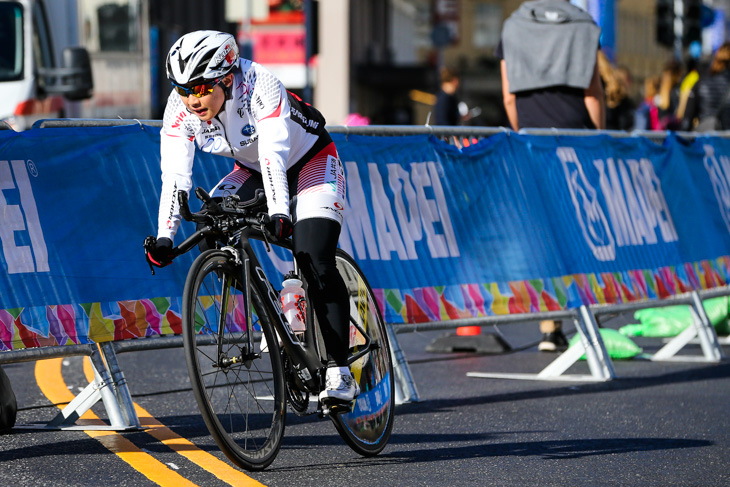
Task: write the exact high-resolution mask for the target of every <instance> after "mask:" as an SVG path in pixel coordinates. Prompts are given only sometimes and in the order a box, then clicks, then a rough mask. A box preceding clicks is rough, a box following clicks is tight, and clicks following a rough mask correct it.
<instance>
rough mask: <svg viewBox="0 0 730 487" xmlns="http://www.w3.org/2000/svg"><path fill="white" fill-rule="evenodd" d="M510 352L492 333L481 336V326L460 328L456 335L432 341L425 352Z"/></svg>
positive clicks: (508, 347)
mask: <svg viewBox="0 0 730 487" xmlns="http://www.w3.org/2000/svg"><path fill="white" fill-rule="evenodd" d="M509 350H512V347H510V346H509V344H508V343H507V342H505V341H504V340H503V339H502V337H501V336H499V335H496V334H494V333H486V334H482V327H481V326H460V327H458V328H457V329H456V334H454V333H450V334H447V335H444V336H442V337H439V338H437V339H435V340H434V341H432V342H431V343H430V344H429V345H428V346H427V347H426V351H427V352H432V353H458V352H477V353H504V352H506V351H509Z"/></svg>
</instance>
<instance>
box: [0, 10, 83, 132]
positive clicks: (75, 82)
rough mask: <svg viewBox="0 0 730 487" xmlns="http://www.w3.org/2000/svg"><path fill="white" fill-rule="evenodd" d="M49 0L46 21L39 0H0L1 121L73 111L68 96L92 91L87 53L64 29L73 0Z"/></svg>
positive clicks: (26, 124) (19, 125)
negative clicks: (50, 0) (51, 9)
mask: <svg viewBox="0 0 730 487" xmlns="http://www.w3.org/2000/svg"><path fill="white" fill-rule="evenodd" d="M52 3H53V17H52V18H53V23H52V24H50V23H49V22H48V15H47V11H46V4H45V2H43V0H0V93H2V97H1V98H0V121H4V122H7V123H8V124H9V125H10V126H11V127H13V128H14V129H15V130H19V131H20V130H25V129H28V128H30V127H31V125H32V124H33V122H35V121H36V120H39V119H43V118H59V117H67V116H73V114H72V113H69V112H70V111H73V104H72V103H71V102H73V101H78V100H83V99H87V98H90V97H91V95H92V90H93V80H92V75H91V63H90V61H89V54H88V52H87V51H86V49H84V48H81V47H77V46H78V39H74V38H70V37H73V31H72V35H71V36H70V35H69V26H74V25H76V24H77V18H76V15H77V14H76V2H75V1H73V0H53V2H52ZM51 25H52V26H53V28H52V27H51ZM54 29H55V30H54ZM76 37H78V36H77V35H76ZM59 65H60V66H62V67H59Z"/></svg>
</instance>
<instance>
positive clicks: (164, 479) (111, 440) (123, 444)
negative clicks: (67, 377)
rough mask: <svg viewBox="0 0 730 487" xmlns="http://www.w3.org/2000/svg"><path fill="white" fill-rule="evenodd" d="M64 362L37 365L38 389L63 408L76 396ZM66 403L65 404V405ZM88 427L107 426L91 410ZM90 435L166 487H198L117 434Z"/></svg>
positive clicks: (95, 433) (99, 432)
mask: <svg viewBox="0 0 730 487" xmlns="http://www.w3.org/2000/svg"><path fill="white" fill-rule="evenodd" d="M62 361H63V359H61V358H57V359H48V360H39V361H37V362H36V365H35V378H36V382H38V387H40V389H41V391H42V392H43V394H45V396H46V397H47V398H48V400H49V401H51V402H52V403H54V404H58V403H61V404H59V409H62V406H64V405H65V404H68V403H69V402H71V401H72V400H73V398H74V395H73V394H72V393H71V392H70V391H69V390H68V387H67V386H66V382H64V380H63V375H62V373H61V365H62ZM64 403H65V404H64ZM81 418H82V419H84V420H87V421H86V424H104V423H103V422H102V421H101V419H99V417H98V416H97V415H96V414H94V413H93V412H92V411H91V410H89V411H87V412H86V413H84V415H83V416H81ZM85 433H86V434H87V435H89V436H90V437H92V438H95V439H96V440H98V441H99V442H100V443H101V444H102V445H104V447H106V448H107V449H108V450H109V451H111V452H113V453H115V454H116V455H117V456H119V458H121V459H122V460H124V461H125V462H126V463H128V464H129V466H131V467H132V468H134V469H135V470H137V471H139V472H140V473H142V474H143V475H144V476H145V477H147V478H148V479H150V480H151V481H153V482H154V483H156V484H158V485H160V486H162V487H181V486H195V484H194V483H192V482H190V481H189V480H188V479H186V478H185V477H183V476H182V475H180V474H178V473H177V472H175V471H174V470H172V469H170V468H168V467H167V466H166V465H165V464H164V463H162V462H160V461H159V460H157V459H155V458H154V457H153V456H152V455H150V454H148V453H145V452H143V451H142V450H141V449H139V448H138V447H137V446H136V445H135V444H134V443H132V442H131V441H129V440H127V439H126V438H124V437H123V436H121V435H119V434H118V433H117V432H115V431H85Z"/></svg>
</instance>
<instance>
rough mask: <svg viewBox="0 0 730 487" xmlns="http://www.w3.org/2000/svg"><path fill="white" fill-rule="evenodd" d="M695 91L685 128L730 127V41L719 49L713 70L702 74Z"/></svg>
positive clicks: (714, 56)
mask: <svg viewBox="0 0 730 487" xmlns="http://www.w3.org/2000/svg"><path fill="white" fill-rule="evenodd" d="M692 94H693V95H694V96H690V99H689V101H688V103H687V109H686V111H685V113H684V123H683V128H686V129H690V130H695V131H697V132H707V131H713V130H727V129H728V128H730V42H725V43H724V44H723V45H721V46H720V47H719V48H718V49H717V51H715V54H714V55H713V57H712V63H711V64H710V69H709V72H708V73H707V74H706V75H704V76H701V77H700V79H699V81H698V82H697V83H696V84H695V86H694V88H693V90H692Z"/></svg>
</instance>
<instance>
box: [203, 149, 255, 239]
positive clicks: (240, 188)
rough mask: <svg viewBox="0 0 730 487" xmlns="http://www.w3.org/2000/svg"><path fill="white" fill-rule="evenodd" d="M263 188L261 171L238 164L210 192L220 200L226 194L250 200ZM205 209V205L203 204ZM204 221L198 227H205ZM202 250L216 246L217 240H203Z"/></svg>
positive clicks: (216, 199) (242, 199)
mask: <svg viewBox="0 0 730 487" xmlns="http://www.w3.org/2000/svg"><path fill="white" fill-rule="evenodd" d="M259 188H263V181H262V180H261V173H258V172H256V171H254V170H252V169H249V168H247V167H245V166H242V165H239V164H236V165H235V166H234V168H233V171H231V172H230V173H229V174H228V175H226V176H225V177H224V178H223V179H221V180H220V182H219V183H218V184H216V185H215V187H214V188H213V189H212V191H211V192H210V196H211V197H212V198H213V199H214V200H215V201H217V202H220V201H221V200H222V199H223V197H224V196H227V195H230V194H237V195H238V196H239V197H240V198H241V201H248V200H250V199H251V198H253V197H254V196H255V191H256V190H257V189H259ZM203 209H205V205H203ZM204 226H205V224H204V223H198V225H197V229H198V230H200V228H202V227H204ZM198 248H199V249H200V251H201V252H203V251H205V250H207V249H210V248H215V241H214V240H212V239H207V240H203V241H201V242H200V244H199V245H198Z"/></svg>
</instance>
